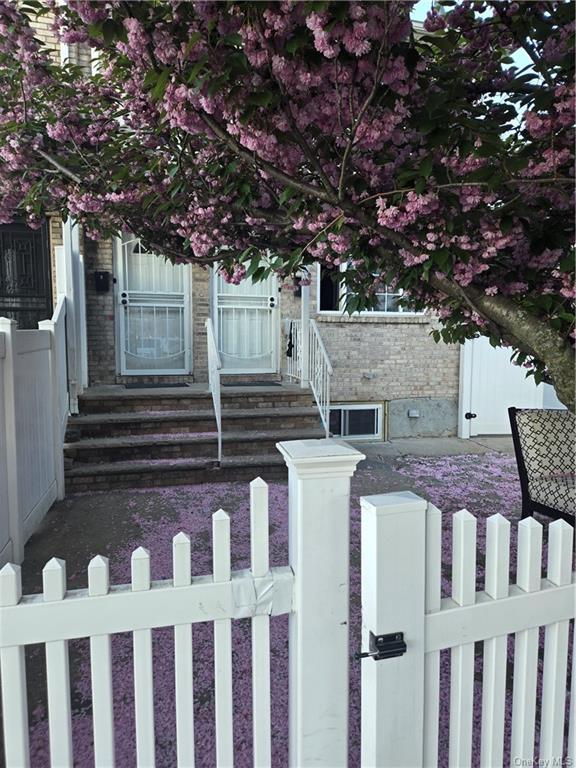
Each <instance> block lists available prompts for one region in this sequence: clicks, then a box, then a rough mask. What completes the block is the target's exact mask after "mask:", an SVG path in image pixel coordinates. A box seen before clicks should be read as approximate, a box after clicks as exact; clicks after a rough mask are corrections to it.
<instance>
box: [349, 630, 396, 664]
mask: <svg viewBox="0 0 576 768" xmlns="http://www.w3.org/2000/svg"><path fill="white" fill-rule="evenodd" d="M368 648H369V650H368V651H366V652H365V653H357V654H356V658H357V659H366V658H368V657H370V658H372V659H374V661H382V659H393V658H394V657H395V656H403V655H404V654H405V653H406V643H405V642H404V632H392V633H391V634H389V635H375V634H374V632H370V638H369V642H368Z"/></svg>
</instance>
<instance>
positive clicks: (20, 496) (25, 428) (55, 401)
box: [0, 296, 68, 564]
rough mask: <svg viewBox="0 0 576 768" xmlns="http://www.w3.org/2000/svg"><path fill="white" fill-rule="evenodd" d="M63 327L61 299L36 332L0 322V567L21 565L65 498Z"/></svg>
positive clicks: (62, 302) (65, 414) (64, 312)
mask: <svg viewBox="0 0 576 768" xmlns="http://www.w3.org/2000/svg"><path fill="white" fill-rule="evenodd" d="M65 323H66V300H65V298H64V297H63V296H62V297H60V298H59V300H58V302H57V305H56V308H55V311H54V314H53V317H52V319H51V320H45V321H43V322H41V323H39V329H38V330H17V327H16V323H15V321H13V320H7V319H6V318H0V564H4V563H6V562H8V561H13V562H18V563H19V562H21V561H22V559H23V557H24V544H25V543H26V541H27V539H28V538H29V537H30V535H31V534H32V533H33V531H34V530H35V529H36V527H37V526H38V524H39V522H40V521H41V520H42V518H43V516H44V515H45V513H46V512H47V511H48V509H49V508H50V506H51V505H52V503H53V502H54V501H55V500H56V499H57V498H63V497H64V459H63V451H62V445H63V440H64V433H65V430H66V422H67V419H68V390H67V372H66V370H67V369H66V328H65Z"/></svg>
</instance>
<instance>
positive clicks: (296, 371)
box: [286, 320, 302, 381]
mask: <svg viewBox="0 0 576 768" xmlns="http://www.w3.org/2000/svg"><path fill="white" fill-rule="evenodd" d="M289 323H290V325H289V330H288V346H287V348H286V376H288V377H289V378H290V379H297V380H298V381H301V379H302V343H301V338H300V337H301V333H302V323H301V321H300V320H290V321H289Z"/></svg>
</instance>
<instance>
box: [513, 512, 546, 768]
mask: <svg viewBox="0 0 576 768" xmlns="http://www.w3.org/2000/svg"><path fill="white" fill-rule="evenodd" d="M541 575H542V526H541V525H540V523H539V522H537V521H536V520H534V518H533V517H527V518H525V519H524V520H522V521H521V522H520V523H519V525H518V565H517V575H516V583H517V584H518V586H519V587H520V589H522V590H524V592H537V591H539V590H540V585H541ZM538 635H539V631H538V627H534V628H532V629H526V630H523V631H522V632H517V633H516V638H515V643H514V682H513V689H512V746H511V754H510V763H511V765H529V764H530V763H531V762H532V760H533V759H534V724H535V719H536V682H537V675H538Z"/></svg>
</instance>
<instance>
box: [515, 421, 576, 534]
mask: <svg viewBox="0 0 576 768" xmlns="http://www.w3.org/2000/svg"><path fill="white" fill-rule="evenodd" d="M508 415H509V416H510V426H511V427H512V440H513V441H514V451H515V453H516V462H517V464H518V474H519V475H520V486H521V488H522V517H528V516H529V515H532V514H533V513H534V512H541V513H542V514H544V515H549V516H550V517H555V518H562V519H563V520H566V521H567V522H568V523H570V525H574V513H575V511H576V485H575V474H574V469H575V458H576V422H575V419H574V414H572V413H570V412H569V411H560V410H537V409H532V408H526V409H519V408H509V409H508Z"/></svg>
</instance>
